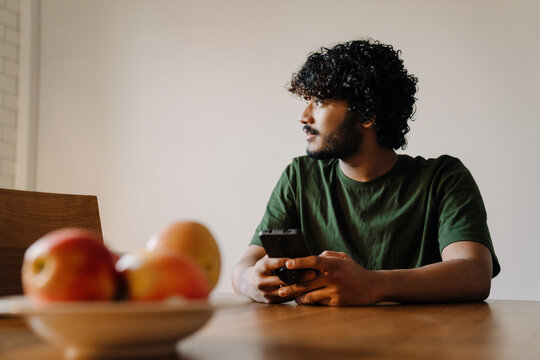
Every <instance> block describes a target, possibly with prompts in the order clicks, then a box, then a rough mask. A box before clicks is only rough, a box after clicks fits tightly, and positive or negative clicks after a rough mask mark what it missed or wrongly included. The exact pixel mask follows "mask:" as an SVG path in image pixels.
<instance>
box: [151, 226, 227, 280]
mask: <svg viewBox="0 0 540 360" xmlns="http://www.w3.org/2000/svg"><path fill="white" fill-rule="evenodd" d="M146 249H147V250H148V251H167V252H172V253H176V254H183V255H187V256H189V257H190V258H192V259H193V260H195V261H196V262H197V263H198V264H199V266H200V267H201V269H202V270H203V271H204V273H205V274H206V276H207V278H208V281H209V283H210V290H212V289H213V288H214V287H215V286H216V284H217V282H218V280H219V274H220V271H221V256H220V252H219V247H218V245H217V243H216V240H215V239H214V237H213V236H212V234H211V233H210V231H209V230H208V228H206V226H204V225H202V224H200V223H198V222H194V221H182V222H175V223H173V224H171V225H169V226H168V227H166V228H165V229H164V230H163V231H161V232H159V233H157V234H155V235H154V236H152V238H150V240H148V242H147V243H146Z"/></svg>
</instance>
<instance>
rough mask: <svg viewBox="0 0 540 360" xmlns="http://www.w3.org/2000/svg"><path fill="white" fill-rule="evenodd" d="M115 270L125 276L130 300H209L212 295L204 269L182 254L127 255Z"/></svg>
mask: <svg viewBox="0 0 540 360" xmlns="http://www.w3.org/2000/svg"><path fill="white" fill-rule="evenodd" d="M116 270H117V271H118V272H119V273H120V274H121V275H123V276H124V280H125V285H126V297H127V299H128V300H161V299H166V298H168V297H171V296H182V297H185V298H188V299H206V298H207V297H208V293H209V292H210V289H209V284H208V280H207V278H206V276H205V274H204V272H203V271H202V270H201V268H200V267H199V266H198V265H197V263H195V262H194V261H193V260H192V259H190V258H189V257H187V256H183V255H180V254H172V253H167V252H161V251H155V252H149V251H139V252H136V253H127V254H124V255H122V257H120V259H119V260H118V261H117V262H116Z"/></svg>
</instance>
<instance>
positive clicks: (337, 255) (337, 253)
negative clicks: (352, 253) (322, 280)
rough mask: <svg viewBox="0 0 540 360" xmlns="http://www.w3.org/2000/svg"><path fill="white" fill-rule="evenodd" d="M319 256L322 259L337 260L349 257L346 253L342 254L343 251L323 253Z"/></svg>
mask: <svg viewBox="0 0 540 360" xmlns="http://www.w3.org/2000/svg"><path fill="white" fill-rule="evenodd" d="M319 256H322V257H337V258H341V259H347V258H348V257H349V255H347V254H346V253H344V252H341V251H329V250H325V251H323V252H322V253H321V254H320V255H319Z"/></svg>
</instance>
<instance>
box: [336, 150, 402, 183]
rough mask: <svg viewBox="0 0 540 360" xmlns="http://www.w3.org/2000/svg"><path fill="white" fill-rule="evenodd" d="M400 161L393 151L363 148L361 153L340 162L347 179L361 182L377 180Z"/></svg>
mask: <svg viewBox="0 0 540 360" xmlns="http://www.w3.org/2000/svg"><path fill="white" fill-rule="evenodd" d="M397 160H398V155H397V154H396V152H395V151H394V150H393V149H390V148H385V147H380V146H376V147H363V149H361V151H358V152H357V153H356V154H354V155H351V156H349V157H347V158H345V159H340V160H339V166H340V167H341V170H342V171H343V173H344V174H345V175H347V177H349V178H351V179H353V180H356V181H361V182H368V181H372V180H375V179H377V178H379V177H381V176H382V175H384V174H386V173H387V172H388V171H390V170H391V169H392V168H393V167H394V165H395V164H396V162H397Z"/></svg>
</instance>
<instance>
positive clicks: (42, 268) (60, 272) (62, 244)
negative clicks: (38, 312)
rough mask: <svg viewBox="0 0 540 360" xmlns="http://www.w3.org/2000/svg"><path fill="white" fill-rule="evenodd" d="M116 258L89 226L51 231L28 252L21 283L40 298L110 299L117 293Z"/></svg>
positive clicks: (30, 292) (62, 299)
mask: <svg viewBox="0 0 540 360" xmlns="http://www.w3.org/2000/svg"><path fill="white" fill-rule="evenodd" d="M116 280H117V274H116V270H115V268H114V262H113V258H112V256H111V254H110V252H109V250H108V249H107V248H106V247H105V245H104V244H103V242H102V241H101V237H100V236H99V235H98V234H96V233H94V232H92V231H90V230H87V229H78V228H64V229H59V230H55V231H52V232H50V233H48V234H46V235H45V236H43V237H42V238H40V239H39V240H37V241H36V242H35V243H33V244H32V245H31V246H30V247H29V248H28V249H27V250H26V252H25V254H24V259H23V266H22V285H23V290H24V293H25V294H26V295H28V296H29V297H30V298H32V299H34V300H38V301H69V300H110V299H113V298H114V296H115V293H116Z"/></svg>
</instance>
